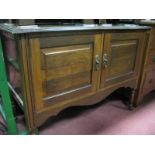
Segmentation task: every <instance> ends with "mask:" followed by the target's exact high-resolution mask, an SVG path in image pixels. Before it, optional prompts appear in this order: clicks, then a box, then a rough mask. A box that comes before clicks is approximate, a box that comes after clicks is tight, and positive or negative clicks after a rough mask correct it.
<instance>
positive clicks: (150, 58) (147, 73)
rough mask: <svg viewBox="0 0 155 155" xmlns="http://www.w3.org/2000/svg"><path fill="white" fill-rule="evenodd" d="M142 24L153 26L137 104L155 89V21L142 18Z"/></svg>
mask: <svg viewBox="0 0 155 155" xmlns="http://www.w3.org/2000/svg"><path fill="white" fill-rule="evenodd" d="M140 25H143V26H145V25H146V26H151V31H150V35H148V39H147V42H148V43H147V49H146V52H145V56H144V61H143V66H142V71H141V76H140V77H141V78H140V81H139V87H138V94H137V98H136V102H135V103H136V105H138V104H140V103H141V102H142V101H143V99H144V97H145V96H147V95H148V94H149V93H150V92H152V91H153V90H155V21H152V20H141V21H140Z"/></svg>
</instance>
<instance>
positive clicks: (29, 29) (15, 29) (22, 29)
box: [0, 23, 150, 34]
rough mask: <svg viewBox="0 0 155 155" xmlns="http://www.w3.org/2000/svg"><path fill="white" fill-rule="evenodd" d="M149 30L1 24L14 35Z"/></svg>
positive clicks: (129, 26)
mask: <svg viewBox="0 0 155 155" xmlns="http://www.w3.org/2000/svg"><path fill="white" fill-rule="evenodd" d="M140 29H142V30H147V29H150V27H149V26H139V25H134V24H115V25H113V24H102V25H96V24H81V25H72V26H51V25H50V26H38V25H30V26H16V25H14V24H9V23H4V24H0V30H2V31H6V32H9V33H12V34H23V33H37V32H68V31H101V30H140Z"/></svg>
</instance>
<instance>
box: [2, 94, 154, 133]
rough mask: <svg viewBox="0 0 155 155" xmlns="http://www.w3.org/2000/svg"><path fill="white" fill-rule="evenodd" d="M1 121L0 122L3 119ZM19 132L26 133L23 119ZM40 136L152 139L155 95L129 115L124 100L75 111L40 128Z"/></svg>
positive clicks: (80, 108)
mask: <svg viewBox="0 0 155 155" xmlns="http://www.w3.org/2000/svg"><path fill="white" fill-rule="evenodd" d="M0 119H1V118H0ZM17 121H18V128H19V129H20V130H24V128H25V124H24V120H23V117H21V116H20V117H19V118H18V120H17ZM39 133H40V134H41V135H135V134H136V135H137V134H138V135H153V134H155V93H152V94H150V95H149V96H148V97H147V98H146V99H145V101H144V103H143V104H142V105H140V106H139V107H137V108H135V109H134V110H133V111H129V110H128V109H127V108H126V106H125V105H124V104H123V103H122V101H121V100H119V99H117V98H115V97H110V98H109V99H107V100H105V101H103V102H102V103H98V104H96V105H93V106H88V107H76V108H75V107H74V108H69V109H66V110H64V111H63V112H61V113H60V114H59V115H58V116H57V117H53V118H50V119H49V120H48V121H47V122H46V123H45V124H44V125H43V126H42V127H40V128H39Z"/></svg>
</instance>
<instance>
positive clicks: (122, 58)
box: [1, 29, 154, 132]
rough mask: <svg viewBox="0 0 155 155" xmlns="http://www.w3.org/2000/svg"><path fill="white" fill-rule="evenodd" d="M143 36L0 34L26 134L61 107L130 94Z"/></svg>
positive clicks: (142, 51)
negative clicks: (116, 93)
mask: <svg viewBox="0 0 155 155" xmlns="http://www.w3.org/2000/svg"><path fill="white" fill-rule="evenodd" d="M147 31H148V29H136V30H132V29H131V30H128V29H125V30H121V29H119V30H117V29H116V30H113V29H112V30H98V31H97V30H95V31H94V30H89V31H88V30H87V31H85V30H82V31H65V32H64V31H63V32H61V31H60V32H48V33H47V32H46V33H45V32H37V33H36V32H35V33H30V32H29V33H26V32H25V33H19V34H12V33H10V32H6V31H2V32H1V34H2V38H3V47H4V55H5V60H6V65H7V70H8V79H9V82H10V84H11V86H12V88H13V89H14V90H15V92H16V96H18V97H19V98H20V99H21V101H22V102H20V103H22V104H23V106H24V109H25V115H26V118H27V119H26V120H27V124H28V127H29V129H30V131H31V132H33V131H34V130H35V129H36V128H37V127H39V126H40V125H42V124H43V123H44V122H45V121H46V120H47V119H48V118H49V117H51V116H54V115H57V114H58V113H59V112H60V111H62V110H63V109H65V108H67V107H70V106H78V105H80V106H84V105H91V104H95V103H97V102H99V101H101V100H103V99H104V98H105V97H107V96H108V95H110V94H111V93H112V92H114V91H115V90H117V89H119V88H131V89H132V90H135V91H136V90H137V87H138V81H139V78H140V70H141V64H142V61H143V59H144V55H145V46H146V45H145V44H146V34H147ZM15 62H16V63H15ZM153 73H154V72H152V74H153ZM13 75H14V76H16V80H13ZM134 95H135V93H132V95H131V96H130V97H131V102H132V103H133V102H134V97H135V96H134ZM18 97H17V100H18Z"/></svg>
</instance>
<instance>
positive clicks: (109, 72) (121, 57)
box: [100, 32, 143, 89]
mask: <svg viewBox="0 0 155 155" xmlns="http://www.w3.org/2000/svg"><path fill="white" fill-rule="evenodd" d="M142 35H143V33H139V32H134V33H133V32H132V33H130V32H129V33H126V32H122V33H106V34H105V37H104V45H103V53H102V70H101V81H100V88H101V89H102V88H104V87H107V86H110V85H112V84H117V83H119V82H122V81H124V80H127V79H129V78H132V77H135V76H136V75H137V73H138V70H139V67H140V59H141V54H142V52H141V44H142V40H141V38H143V37H142Z"/></svg>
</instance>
